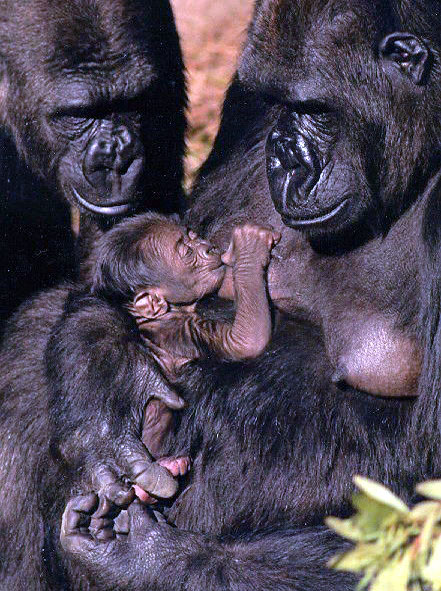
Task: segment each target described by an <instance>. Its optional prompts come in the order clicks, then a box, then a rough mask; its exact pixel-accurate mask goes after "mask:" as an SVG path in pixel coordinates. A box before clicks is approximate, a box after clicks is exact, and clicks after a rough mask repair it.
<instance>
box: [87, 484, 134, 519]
mask: <svg viewBox="0 0 441 591" xmlns="http://www.w3.org/2000/svg"><path fill="white" fill-rule="evenodd" d="M134 499H135V491H134V490H133V488H131V487H130V488H128V487H127V485H123V484H120V483H113V484H109V485H107V486H106V487H104V488H103V489H101V490H100V492H99V504H98V508H97V510H96V511H95V513H94V514H93V517H94V518H95V519H102V518H104V517H107V518H109V519H114V518H115V517H116V516H117V515H119V513H120V512H121V510H122V509H127V507H128V506H129V505H130V503H132V502H133V500H134Z"/></svg>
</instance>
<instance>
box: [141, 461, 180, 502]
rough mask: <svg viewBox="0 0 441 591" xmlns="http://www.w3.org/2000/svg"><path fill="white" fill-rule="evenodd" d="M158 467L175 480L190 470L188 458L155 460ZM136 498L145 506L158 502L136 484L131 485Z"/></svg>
mask: <svg viewBox="0 0 441 591" xmlns="http://www.w3.org/2000/svg"><path fill="white" fill-rule="evenodd" d="M157 462H158V464H159V465H160V466H163V467H164V468H166V469H167V470H168V471H169V472H170V474H171V475H172V476H174V477H175V478H177V477H178V476H185V474H187V472H188V471H189V470H190V464H191V461H190V458H189V457H188V456H167V457H165V458H160V459H159V460H157ZM133 489H134V491H135V494H136V496H137V497H138V499H139V500H140V501H142V502H143V503H145V504H146V505H154V504H155V503H157V502H158V499H156V498H155V497H152V496H150V495H149V494H148V493H147V492H145V490H144V489H142V488H141V487H140V486H138V485H137V484H134V485H133Z"/></svg>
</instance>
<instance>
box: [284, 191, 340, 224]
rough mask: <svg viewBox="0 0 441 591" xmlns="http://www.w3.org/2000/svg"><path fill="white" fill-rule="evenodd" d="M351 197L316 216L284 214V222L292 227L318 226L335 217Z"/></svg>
mask: <svg viewBox="0 0 441 591" xmlns="http://www.w3.org/2000/svg"><path fill="white" fill-rule="evenodd" d="M348 201H349V198H346V199H343V201H341V202H340V203H339V204H338V205H337V206H335V207H333V208H332V209H331V210H329V211H327V212H325V213H323V214H322V215H319V216H316V217H309V218H293V217H290V216H287V215H285V214H282V220H283V223H284V224H285V225H286V226H290V227H292V228H296V227H300V228H306V227H307V226H318V225H319V224H324V223H326V222H328V221H329V220H331V219H332V218H334V217H335V216H336V215H337V214H339V213H340V212H341V210H342V209H343V208H344V207H346V205H347V203H348Z"/></svg>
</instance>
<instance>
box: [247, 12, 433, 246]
mask: <svg viewBox="0 0 441 591" xmlns="http://www.w3.org/2000/svg"><path fill="white" fill-rule="evenodd" d="M296 2H297V5H298V6H297V8H296V9H293V7H292V2H291V0H289V1H288V0H278V2H277V5H278V6H277V10H275V8H274V3H273V2H270V1H268V0H261V1H260V2H258V7H257V10H256V16H255V20H254V23H253V25H252V27H251V29H250V35H249V41H248V45H247V48H246V50H245V53H244V56H243V58H242V62H241V65H240V68H239V77H240V79H241V80H242V81H243V82H244V83H245V84H246V85H247V86H249V87H251V88H259V89H260V90H261V91H262V89H263V90H264V92H266V93H268V95H272V96H275V97H276V98H277V100H278V101H279V102H280V103H282V104H283V105H284V106H283V107H282V108H281V112H280V116H279V118H278V121H277V123H276V124H275V126H274V128H273V129H272V131H271V132H270V134H269V137H268V141H267V148H266V151H267V172H268V179H269V185H270V190H271V196H272V199H273V202H274V204H275V207H276V209H277V211H278V212H279V213H280V214H281V216H282V220H283V222H284V223H285V224H286V225H288V226H290V227H293V228H298V229H303V230H306V231H307V232H308V234H309V235H310V236H311V237H319V236H321V235H335V234H337V233H338V234H341V233H342V232H346V231H347V230H351V229H352V230H354V228H355V225H357V224H358V225H359V224H360V223H363V224H364V225H365V224H366V222H367V224H368V225H369V226H370V228H371V230H372V231H373V232H374V233H378V232H382V231H385V230H387V227H388V226H389V225H390V223H392V222H393V221H394V220H395V219H396V218H397V217H398V216H399V215H400V214H401V213H402V212H403V211H404V209H405V208H406V207H407V206H408V205H409V203H410V202H411V201H412V199H415V198H416V196H417V195H418V194H419V192H420V189H421V188H422V187H421V179H427V178H428V177H430V175H431V167H432V166H433V164H434V160H435V159H437V158H438V157H439V137H440V131H441V130H440V128H439V121H438V119H439V113H438V109H436V108H434V106H435V105H437V104H439V96H440V88H439V80H440V77H439V75H436V76H434V75H432V74H433V72H434V70H435V71H436V70H437V69H438V68H439V64H438V62H437V60H438V55H439V54H438V49H439V32H438V31H437V30H436V29H435V28H434V23H436V22H438V20H439V19H436V18H433V19H432V20H431V16H430V15H431V10H435V4H436V3H432V5H433V8H431V3H430V2H425V3H424V9H422V7H420V6H419V5H420V4H423V3H420V2H414V3H412V5H411V7H408V4H409V3H407V2H405V1H403V2H400V1H397V2H395V3H384V2H382V1H380V0H377V1H374V2H372V1H366V0H357V1H356V2H355V1H350V0H343V1H342V0H335V1H331V2H330V1H329V0H328V1H326V2H325V1H318V2H311V1H310V0H296ZM391 5H392V6H391ZM420 10H421V11H420ZM403 23H404V24H403ZM397 30H398V31H400V32H396V31H397ZM422 31H424V36H422ZM428 31H429V32H431V35H430V37H427V32H428ZM432 33H433V34H432Z"/></svg>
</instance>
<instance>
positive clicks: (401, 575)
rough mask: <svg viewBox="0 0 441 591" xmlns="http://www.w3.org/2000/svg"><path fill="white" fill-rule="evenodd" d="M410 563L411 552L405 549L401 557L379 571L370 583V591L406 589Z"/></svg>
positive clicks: (398, 590) (400, 590)
mask: <svg viewBox="0 0 441 591" xmlns="http://www.w3.org/2000/svg"><path fill="white" fill-rule="evenodd" d="M411 564H412V560H411V553H410V550H407V552H405V554H404V555H403V557H402V558H400V559H398V560H397V559H396V560H394V561H393V562H392V563H389V564H388V565H387V566H386V567H385V568H383V569H382V570H381V571H380V572H379V574H378V576H377V578H376V579H375V581H374V582H373V583H372V586H371V591H392V590H393V591H407V586H408V583H409V579H410V576H411Z"/></svg>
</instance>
